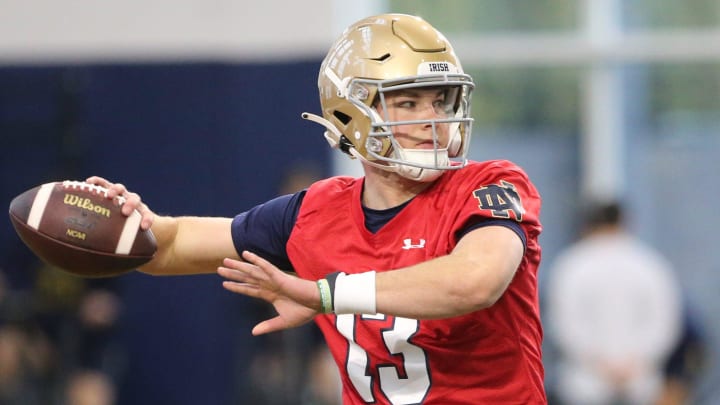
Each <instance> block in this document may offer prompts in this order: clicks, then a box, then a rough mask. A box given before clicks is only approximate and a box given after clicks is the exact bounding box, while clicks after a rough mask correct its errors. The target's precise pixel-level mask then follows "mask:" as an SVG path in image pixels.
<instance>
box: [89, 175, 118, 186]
mask: <svg viewBox="0 0 720 405" xmlns="http://www.w3.org/2000/svg"><path fill="white" fill-rule="evenodd" d="M85 183H90V184H94V185H96V186H101V187H105V188H108V187H109V186H110V185H111V184H112V183H111V182H110V181H109V180H107V179H105V178H103V177H100V176H90V177H88V178H87V179H85Z"/></svg>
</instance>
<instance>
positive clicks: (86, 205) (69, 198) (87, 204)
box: [63, 194, 110, 218]
mask: <svg viewBox="0 0 720 405" xmlns="http://www.w3.org/2000/svg"><path fill="white" fill-rule="evenodd" d="M63 202H64V203H65V204H67V205H74V206H76V207H79V208H82V209H84V210H88V211H91V212H94V213H96V214H100V215H103V216H106V217H108V218H110V210H109V209H108V208H105V207H103V206H102V205H98V204H93V203H92V201H90V199H89V198H83V197H80V196H77V195H74V194H65V199H63Z"/></svg>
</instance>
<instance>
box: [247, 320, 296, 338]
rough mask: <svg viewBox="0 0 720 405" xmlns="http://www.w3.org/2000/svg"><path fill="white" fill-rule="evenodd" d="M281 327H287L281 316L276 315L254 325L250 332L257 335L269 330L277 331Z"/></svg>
mask: <svg viewBox="0 0 720 405" xmlns="http://www.w3.org/2000/svg"><path fill="white" fill-rule="evenodd" d="M283 329H287V326H286V324H285V321H284V320H283V319H282V318H281V317H279V316H276V317H274V318H270V319H268V320H265V321H262V322H260V323H258V324H257V325H255V327H254V328H253V330H252V334H253V336H259V335H264V334H266V333H270V332H277V331H280V330H283Z"/></svg>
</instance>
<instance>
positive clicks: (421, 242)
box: [402, 238, 425, 250]
mask: <svg viewBox="0 0 720 405" xmlns="http://www.w3.org/2000/svg"><path fill="white" fill-rule="evenodd" d="M424 247H425V239H418V243H413V240H412V239H410V238H408V239H403V247H402V248H403V249H405V250H410V249H423V248H424Z"/></svg>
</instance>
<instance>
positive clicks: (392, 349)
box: [287, 161, 547, 405]
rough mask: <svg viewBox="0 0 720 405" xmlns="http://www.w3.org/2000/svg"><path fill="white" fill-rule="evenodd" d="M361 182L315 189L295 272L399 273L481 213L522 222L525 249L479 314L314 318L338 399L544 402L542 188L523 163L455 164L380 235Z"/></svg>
mask: <svg viewBox="0 0 720 405" xmlns="http://www.w3.org/2000/svg"><path fill="white" fill-rule="evenodd" d="M362 188H363V180H362V179H355V178H349V177H333V178H330V179H327V180H323V181H320V182H317V183H315V184H314V185H313V186H311V187H310V188H309V189H308V191H307V193H306V195H305V198H304V200H303V202H302V205H301V207H300V211H299V213H298V217H297V221H296V223H295V227H294V228H293V230H292V233H291V234H290V240H289V241H288V244H287V252H288V257H289V258H290V261H291V262H292V264H293V266H294V268H295V270H296V271H297V273H298V275H299V276H301V277H303V278H306V279H310V280H317V279H320V278H324V277H325V276H326V275H327V274H329V273H332V272H336V271H344V272H345V273H348V274H353V273H361V272H365V271H369V270H376V271H378V272H382V271H392V269H397V268H402V267H407V266H410V265H413V264H416V263H420V262H424V261H427V260H430V259H432V258H435V257H439V256H443V255H447V254H449V253H450V252H451V251H452V250H453V248H454V247H455V245H456V243H457V241H458V240H457V232H458V231H461V230H463V229H464V228H466V227H467V226H468V224H472V223H474V222H477V221H482V220H485V219H497V218H503V219H510V220H513V221H516V222H517V224H519V225H520V229H522V232H523V233H524V235H523V236H524V239H525V254H524V257H523V259H522V263H521V264H520V267H519V268H518V269H517V272H516V274H515V277H514V279H513V281H512V282H511V283H510V285H509V287H508V288H507V290H506V291H505V293H504V294H503V295H502V297H501V298H500V299H499V300H498V301H497V302H496V303H495V305H493V306H492V307H490V308H486V309H483V310H480V311H476V312H472V313H469V314H466V315H463V316H458V317H453V318H447V319H439V320H420V321H418V320H415V319H407V318H400V317H394V316H386V315H383V314H377V315H352V314H347V315H334V314H329V315H319V316H317V317H316V322H317V324H318V326H319V327H320V329H321V330H322V332H323V334H324V336H325V340H326V341H327V344H328V346H329V348H330V351H331V352H332V355H333V357H334V359H335V361H336V363H337V365H338V367H339V369H340V375H341V377H342V381H343V403H344V404H368V403H373V404H420V403H422V404H443V405H451V404H523V405H527V404H545V403H546V402H547V401H546V399H545V393H544V388H543V378H544V377H543V376H544V371H543V365H542V359H541V342H542V327H541V324H540V315H539V308H538V283H537V270H538V265H539V262H540V246H539V245H538V235H539V234H540V231H541V225H540V222H539V219H538V216H539V212H540V197H539V195H538V193H537V190H536V189H535V187H534V186H533V185H532V183H531V182H530V181H529V180H528V178H527V176H526V174H525V173H524V172H523V170H522V169H520V168H519V167H517V166H515V165H514V164H512V163H510V162H507V161H489V162H482V163H477V162H471V163H470V164H469V165H468V166H467V167H465V168H463V169H460V170H454V171H448V172H446V173H445V174H443V176H441V177H440V178H439V179H438V180H437V181H436V182H435V183H434V184H433V185H432V186H430V187H429V188H428V189H426V190H425V191H423V192H422V193H421V194H419V195H418V196H416V197H415V198H414V199H413V200H411V201H410V202H409V203H408V204H407V205H406V206H405V207H404V208H403V209H402V210H401V211H400V212H399V213H398V214H397V215H396V216H395V217H394V218H393V219H392V220H390V222H388V223H387V224H386V225H385V226H383V227H382V228H380V230H379V231H377V232H376V233H374V234H373V233H371V232H369V231H368V230H367V229H366V227H365V225H364V215H363V210H362V206H361V193H362ZM438 271H442V270H440V269H439V270H438ZM457 281H458V282H459V283H461V282H462V280H457Z"/></svg>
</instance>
